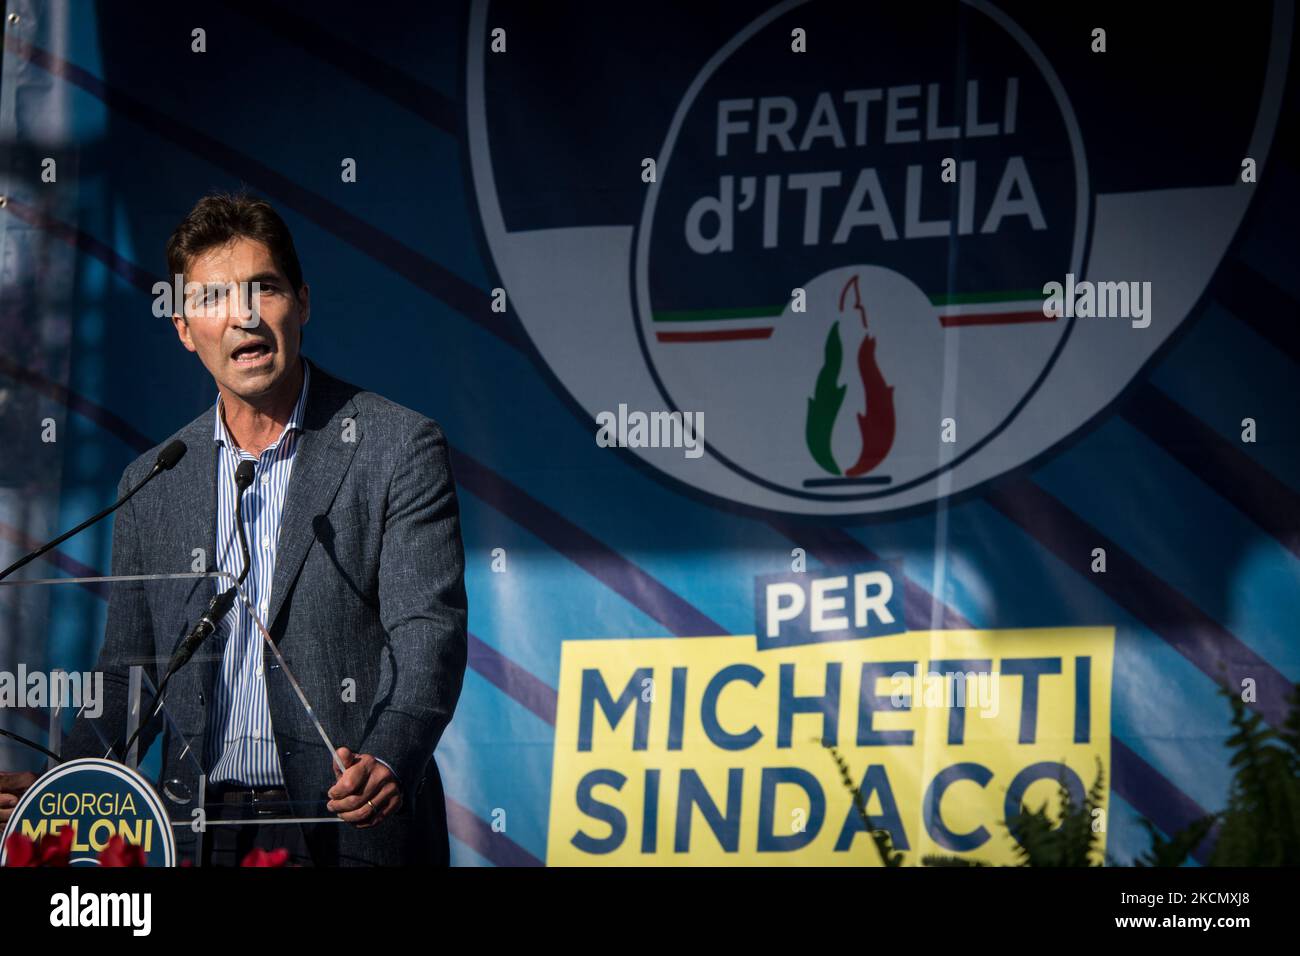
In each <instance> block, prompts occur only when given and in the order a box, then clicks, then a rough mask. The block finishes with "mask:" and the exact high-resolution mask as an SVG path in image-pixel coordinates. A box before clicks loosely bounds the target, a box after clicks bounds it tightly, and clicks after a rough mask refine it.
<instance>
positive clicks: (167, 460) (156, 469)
mask: <svg viewBox="0 0 1300 956" xmlns="http://www.w3.org/2000/svg"><path fill="white" fill-rule="evenodd" d="M185 451H186V448H185V442H183V441H181V440H180V439H177V440H176V441H174V442H171V443H170V444H168V445H167V447H166V448H164V449H163V450H162V451H160V452H159V453H158V459H157V460H156V461H155V462H154V463H153V467H152V468H150V469H149V474H147V475H145V476H144V478H142V479H141V480H140V482H139V483H138V484H137V485H136V486H135V487H134V488H132V489H131V490H130V491H128V492H127V493H126V494H124V495H123V496H122V497H121V498H118V499H117V501H116V502H114V503H113V504H112V505H110V506H109V507H107V508H105V509H104V510H103V511H101V512H100V513H99V514H97V515H95V516H94V517H93V518H88V519H87V520H85V521H83V522H82V523H81V524H79V525H77V526H76V527H75V528H73V529H72V530H71V531H65V532H64V533H63V534H61V535H59V536H58V537H57V538H55V539H54V540H53V541H51V542H49V543H48V544H43V545H41V546H40V547H39V548H37V549H36V550H35V551H32V552H31V553H30V554H28V555H26V556H25V557H23V558H20V559H19V560H17V561H15V562H14V563H13V564H11V565H9V567H7V568H5V569H4V570H3V571H0V581H3V580H4V579H5V578H7V577H9V575H11V574H13V573H14V572H15V571H17V570H18V569H19V568H21V567H23V566H24V565H27V564H30V563H31V562H32V561H35V560H36V559H37V558H39V557H40V556H41V555H43V554H44V553H45V552H46V551H49V550H50V549H51V548H57V547H58V546H59V545H61V544H62V543H63V542H65V541H67V540H68V539H69V538H71V537H72V536H73V535H74V534H77V533H79V532H81V531H85V530H86V529H87V528H89V527H90V526H91V525H92V524H94V523H95V522H96V521H99V520H101V519H102V518H106V517H108V516H109V515H111V514H112V513H113V512H114V511H116V510H117V509H118V508H120V507H122V505H124V504H126V503H127V502H128V501H130V500H131V498H132V497H133V496H134V495H135V493H136V492H137V491H139V490H140V489H141V488H143V487H144V486H145V485H147V484H148V483H149V482H151V481H153V479H154V478H155V477H156V476H157V475H158V474H160V473H161V472H164V471H171V469H173V468H175V467H176V463H177V462H178V461H180V460H181V459H182V458H183V457H184V456H185Z"/></svg>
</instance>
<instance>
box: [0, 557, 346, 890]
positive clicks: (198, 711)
mask: <svg viewBox="0 0 1300 956" xmlns="http://www.w3.org/2000/svg"><path fill="white" fill-rule="evenodd" d="M24 570H31V569H30V568H28V569H24ZM230 587H235V589H236V590H235V600H234V606H233V609H232V610H231V612H230V614H229V615H228V616H227V617H225V618H223V624H222V626H221V627H219V628H218V629H217V630H216V632H215V633H213V634H212V635H211V636H210V637H209V638H208V639H207V640H206V641H205V642H204V643H203V644H202V645H201V646H200V647H199V648H198V649H197V651H195V653H194V655H193V657H192V658H191V659H190V660H189V661H188V662H187V663H186V664H185V665H184V666H183V667H181V668H179V669H178V670H177V671H176V673H175V674H174V675H173V677H172V678H171V681H170V682H169V684H168V686H167V688H166V692H165V695H164V697H163V700H162V702H161V704H159V702H158V699H157V693H158V683H159V682H160V681H161V680H162V678H163V676H164V674H165V673H166V670H167V666H168V662H169V660H170V659H171V655H172V652H173V651H174V649H175V647H176V646H177V645H178V644H179V643H180V642H181V640H182V639H183V638H184V637H185V636H186V635H187V634H188V633H189V631H190V630H191V629H192V628H193V627H194V625H195V624H196V623H197V622H198V619H199V617H200V615H201V614H202V613H203V611H204V610H205V609H206V608H207V605H208V601H209V599H210V598H211V597H212V596H213V595H214V594H216V593H217V592H218V591H224V590H225V589H227V588H230ZM173 607H174V608H178V609H179V608H185V609H186V610H185V611H184V612H178V616H177V618H176V620H175V621H174V622H173V621H167V622H166V625H167V626H168V627H169V631H168V633H167V634H165V635H160V634H158V633H156V628H157V618H156V617H155V616H153V615H152V613H151V608H173ZM182 613H184V614H192V616H193V619H192V620H182V619H181V616H180V615H181V614H182ZM235 615H246V620H247V621H248V622H251V623H252V625H253V632H254V633H255V634H256V635H257V636H258V638H259V639H260V643H261V645H262V646H261V648H259V653H261V654H262V656H263V658H264V659H265V660H266V661H267V662H268V664H267V666H269V667H271V668H273V669H275V670H277V671H278V672H279V673H278V674H277V675H276V679H281V677H282V678H283V679H285V680H287V681H288V683H289V686H290V687H291V689H292V691H293V694H292V696H293V697H294V698H296V700H297V701H298V705H299V706H300V707H301V708H302V712H301V716H303V717H304V718H306V720H307V723H306V724H303V726H310V727H312V728H313V730H314V732H315V733H316V734H318V735H319V740H320V741H321V742H322V743H323V744H324V748H325V749H324V750H323V751H322V753H323V754H327V755H328V756H326V757H322V759H329V758H331V757H333V759H334V760H335V761H336V762H337V757H334V756H333V755H334V753H335V750H336V748H335V746H334V744H333V742H332V741H331V739H330V737H329V735H328V733H327V731H326V729H325V728H324V727H323V726H321V723H320V721H319V720H318V719H317V717H316V714H315V712H314V710H313V708H312V706H311V703H310V702H309V701H308V700H307V698H306V696H305V694H304V693H303V692H302V689H301V687H300V686H299V685H298V682H297V680H296V678H295V677H294V676H293V673H292V671H291V670H290V669H289V665H288V663H287V662H286V661H285V659H284V657H283V656H282V655H281V652H280V649H279V648H278V647H277V646H276V645H275V642H274V641H273V640H272V639H271V636H270V633H269V630H268V629H267V627H266V624H265V622H264V621H263V620H262V619H261V617H260V616H259V615H258V613H257V609H256V608H255V607H254V606H253V605H252V604H251V603H250V602H249V600H248V598H247V596H246V594H245V592H244V591H243V590H242V589H241V588H239V587H237V586H236V581H235V577H234V576H233V575H231V574H229V573H228V572H224V571H208V572H190V573H179V574H148V575H126V576H103V577H67V578H49V577H45V578H40V577H36V576H34V575H29V576H26V577H18V576H15V577H11V578H8V579H6V580H4V581H0V653H2V654H3V657H0V670H8V671H9V672H10V673H11V674H13V675H14V686H15V687H16V688H17V700H16V701H15V703H16V705H17V706H14V707H0V728H3V729H5V730H7V731H10V732H11V733H14V734H18V735H20V736H22V737H24V738H26V739H27V740H28V741H29V742H30V743H34V744H36V745H37V746H38V747H41V748H42V749H43V750H44V751H45V752H46V757H45V764H44V766H45V769H52V768H53V767H55V766H57V765H58V764H59V763H61V762H62V759H73V758H75V757H92V756H93V757H107V758H108V759H110V760H114V761H118V762H121V763H124V764H126V765H127V766H129V767H131V768H132V769H136V770H139V771H140V772H141V773H142V774H143V775H144V776H145V777H146V778H147V779H148V780H149V781H150V783H151V784H152V785H153V787H154V789H155V790H156V791H157V793H158V796H159V797H160V798H161V801H162V803H163V805H164V806H165V807H166V808H167V813H168V816H169V818H170V820H171V825H172V829H173V833H174V835H175V839H176V844H177V850H178V858H181V859H189V860H190V861H191V862H192V863H193V864H194V865H196V866H197V865H200V863H201V861H202V859H203V847H204V841H205V838H206V837H207V835H208V832H209V829H210V828H213V827H218V826H236V825H242V826H266V825H271V824H294V823H299V824H326V825H328V824H341V823H342V821H341V820H339V818H338V817H337V816H334V815H332V814H329V813H328V812H327V811H326V810H325V808H324V800H323V799H321V798H319V797H318V798H316V799H304V800H297V799H294V800H292V801H289V802H282V803H280V804H277V805H275V806H274V807H273V808H272V810H271V811H270V812H267V811H266V810H262V812H260V813H258V814H255V815H252V816H247V817H240V818H238V819H223V818H221V814H220V812H219V811H218V809H217V804H216V803H215V802H213V801H212V799H211V797H212V788H211V787H210V785H209V782H208V768H209V757H210V753H209V751H210V750H211V749H212V746H211V742H210V741H209V740H208V739H207V737H208V733H207V731H208V721H209V720H218V721H219V720H223V719H225V715H221V714H216V713H213V708H212V707H211V704H212V703H213V697H214V689H215V686H216V679H217V677H218V676H219V672H220V669H221V665H222V659H223V654H224V651H225V648H226V642H227V640H229V639H230V634H231V630H232V629H231V627H230V624H231V622H232V620H233V619H234V616H235ZM141 620H144V621H146V622H148V627H147V628H139V627H136V626H134V624H135V622H138V621H141ZM146 630H147V631H149V632H153V633H146ZM74 668H75V669H74ZM155 709H156V713H155ZM142 724H144V725H145V728H146V729H145V730H144V731H142V732H141V733H140V734H139V735H138V736H137V729H138V728H140V727H141V725H142ZM132 738H135V739H134V742H133V743H131V746H130V747H129V749H128V748H127V747H126V744H127V742H128V741H130V740H132ZM20 753H21V754H24V756H23V759H22V760H21V761H19V763H20V765H19V766H13V765H6V764H13V763H14V762H15V758H16V757H17V755H19V754H20ZM35 753H36V751H35V749H34V748H32V747H30V746H28V747H27V748H26V751H25V752H24V749H23V745H21V744H18V743H16V742H15V741H14V740H13V739H12V738H10V737H5V736H0V754H4V755H6V759H5V760H4V761H3V763H0V770H16V769H23V768H24V767H26V768H27V769H36V768H35V767H33V766H32V762H33V760H34V759H36V758H35V757H34V756H32V755H33V754H35ZM53 755H58V758H56V756H53ZM59 758H61V759H59ZM339 766H340V768H341V764H340V765H339Z"/></svg>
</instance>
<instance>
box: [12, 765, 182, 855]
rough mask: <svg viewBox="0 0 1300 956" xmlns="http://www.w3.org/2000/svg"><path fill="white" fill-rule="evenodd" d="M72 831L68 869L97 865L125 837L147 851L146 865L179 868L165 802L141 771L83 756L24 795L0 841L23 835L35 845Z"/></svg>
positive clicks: (48, 774) (41, 779) (46, 775)
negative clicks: (104, 852)
mask: <svg viewBox="0 0 1300 956" xmlns="http://www.w3.org/2000/svg"><path fill="white" fill-rule="evenodd" d="M68 828H72V830H73V833H74V836H73V839H72V853H71V855H70V856H69V858H68V865H69V866H98V865H99V859H98V857H99V852H100V851H101V850H103V849H104V847H106V846H108V842H109V840H111V839H112V838H113V837H114V836H120V837H122V839H123V840H125V841H126V842H128V843H133V844H135V845H137V846H139V847H142V848H143V849H144V857H145V865H147V866H175V865H176V841H175V840H174V839H173V836H172V825H171V820H170V819H169V818H168V816H167V811H166V810H165V809H164V808H163V803H162V800H160V799H159V797H158V794H157V793H156V792H155V791H154V789H153V787H151V786H150V785H149V781H147V780H146V779H145V778H144V777H143V776H142V775H141V774H140V773H139V772H138V771H136V770H132V769H131V768H130V767H127V766H126V765H125V764H121V763H116V762H114V761H112V760H104V759H102V758H99V757H84V758H82V759H80V760H70V761H68V762H67V763H64V764H60V765H59V766H57V767H55V768H54V769H53V770H49V771H46V772H45V773H44V774H42V775H41V776H40V777H38V778H37V780H36V782H35V783H34V784H32V786H31V789H30V790H28V791H27V792H26V793H25V794H23V796H22V799H21V800H19V801H18V806H17V807H15V808H14V813H13V816H11V817H10V818H9V823H8V825H7V826H6V827H5V831H4V836H3V839H2V840H0V844H3V845H0V866H4V865H5V864H6V863H7V862H8V849H7V844H8V841H9V837H10V835H11V834H14V833H19V834H22V835H23V836H25V837H28V838H29V839H31V840H33V841H39V840H40V839H41V838H42V837H44V836H50V835H57V834H58V833H60V832H61V831H62V830H65V829H68Z"/></svg>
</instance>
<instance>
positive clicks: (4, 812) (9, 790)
mask: <svg viewBox="0 0 1300 956" xmlns="http://www.w3.org/2000/svg"><path fill="white" fill-rule="evenodd" d="M35 782H36V774H34V773H27V772H23V773H5V772H4V771H0V827H3V826H4V825H5V824H6V823H8V822H9V818H10V817H11V816H13V813H14V807H16V806H18V798H19V797H21V796H22V795H23V794H24V793H26V792H27V788H28V787H30V786H31V785H32V784H33V783H35Z"/></svg>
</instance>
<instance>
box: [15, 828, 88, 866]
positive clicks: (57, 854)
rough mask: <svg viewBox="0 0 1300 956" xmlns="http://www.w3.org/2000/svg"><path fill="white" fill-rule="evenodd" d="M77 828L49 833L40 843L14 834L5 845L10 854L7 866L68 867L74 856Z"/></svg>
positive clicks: (19, 834)
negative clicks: (73, 843) (73, 849)
mask: <svg viewBox="0 0 1300 956" xmlns="http://www.w3.org/2000/svg"><path fill="white" fill-rule="evenodd" d="M74 835H75V827H64V828H63V829H62V830H60V831H59V832H58V833H47V834H45V835H44V836H43V837H41V841H40V842H39V843H33V842H32V840H31V838H30V837H26V836H23V835H22V834H21V833H14V834H13V835H11V836H10V837H9V840H8V842H7V843H6V844H5V847H6V849H7V850H8V853H9V861H8V863H6V864H5V865H6V866H67V865H68V857H70V856H71V855H72V838H73V836H74Z"/></svg>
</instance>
